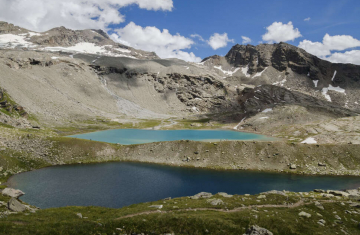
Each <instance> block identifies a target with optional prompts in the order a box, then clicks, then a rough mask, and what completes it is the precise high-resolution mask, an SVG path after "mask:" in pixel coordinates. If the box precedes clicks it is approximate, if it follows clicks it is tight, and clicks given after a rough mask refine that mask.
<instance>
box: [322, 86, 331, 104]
mask: <svg viewBox="0 0 360 235" xmlns="http://www.w3.org/2000/svg"><path fill="white" fill-rule="evenodd" d="M328 91H329V88H325V87H324V88H323V89H322V91H321V93H322V94H323V96H325V99H327V101H329V102H331V97H330V96H329V95H328V94H327V92H328Z"/></svg>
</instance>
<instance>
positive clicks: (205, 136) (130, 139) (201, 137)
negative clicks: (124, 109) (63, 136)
mask: <svg viewBox="0 0 360 235" xmlns="http://www.w3.org/2000/svg"><path fill="white" fill-rule="evenodd" d="M70 137H74V138H79V139H87V140H95V141H101V142H108V143H115V144H116V143H119V144H123V145H130V144H145V143H152V142H162V141H175V140H195V141H219V140H272V138H270V137H266V136H263V135H257V134H253V133H245V132H238V131H228V130H141V129H117V130H106V131H99V132H92V133H87V134H80V135H73V136H70Z"/></svg>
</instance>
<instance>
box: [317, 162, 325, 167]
mask: <svg viewBox="0 0 360 235" xmlns="http://www.w3.org/2000/svg"><path fill="white" fill-rule="evenodd" d="M318 166H326V164H325V163H321V162H319V163H318Z"/></svg>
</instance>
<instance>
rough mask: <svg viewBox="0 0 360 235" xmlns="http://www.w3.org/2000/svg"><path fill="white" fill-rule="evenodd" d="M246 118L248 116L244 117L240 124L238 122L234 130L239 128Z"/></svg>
mask: <svg viewBox="0 0 360 235" xmlns="http://www.w3.org/2000/svg"><path fill="white" fill-rule="evenodd" d="M245 119H246V117H244V118H243V119H241V121H240V122H239V124H237V125H236V126H235V127H234V128H233V129H234V130H237V129H238V127H239V126H240V125H241V123H242V122H243V121H245Z"/></svg>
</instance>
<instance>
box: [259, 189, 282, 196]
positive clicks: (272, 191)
mask: <svg viewBox="0 0 360 235" xmlns="http://www.w3.org/2000/svg"><path fill="white" fill-rule="evenodd" d="M261 194H278V195H283V196H286V193H284V192H282V191H278V190H271V191H267V192H263V193H261Z"/></svg>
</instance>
